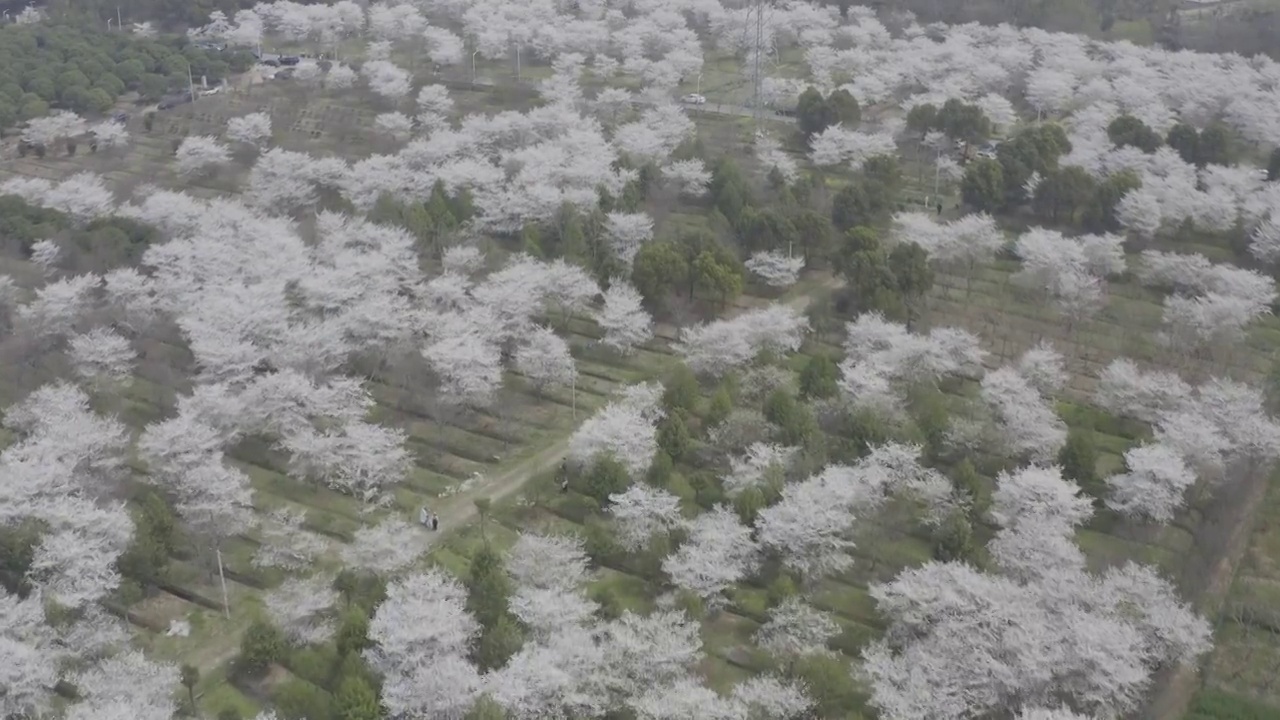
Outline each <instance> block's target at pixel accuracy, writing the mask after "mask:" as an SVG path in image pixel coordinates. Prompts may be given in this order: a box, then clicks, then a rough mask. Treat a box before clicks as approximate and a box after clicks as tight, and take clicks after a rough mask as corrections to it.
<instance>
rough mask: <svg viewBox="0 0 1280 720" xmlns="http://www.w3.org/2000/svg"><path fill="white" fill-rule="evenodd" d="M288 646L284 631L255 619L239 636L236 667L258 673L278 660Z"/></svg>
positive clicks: (250, 672) (243, 671) (243, 670)
mask: <svg viewBox="0 0 1280 720" xmlns="http://www.w3.org/2000/svg"><path fill="white" fill-rule="evenodd" d="M287 649H288V646H287V645H286V643H285V640H284V633H282V632H280V629H279V628H277V627H276V626H275V625H272V624H271V623H269V622H266V621H264V620H255V621H254V622H253V624H252V625H250V626H249V628H248V629H247V630H245V632H244V635H243V636H242V637H241V638H240V657H239V659H238V662H237V669H238V670H239V671H240V672H242V673H247V674H250V675H258V674H260V673H262V672H263V671H264V670H266V669H267V666H268V665H270V664H272V663H276V662H280V660H282V659H283V658H284V656H285V652H286V651H287Z"/></svg>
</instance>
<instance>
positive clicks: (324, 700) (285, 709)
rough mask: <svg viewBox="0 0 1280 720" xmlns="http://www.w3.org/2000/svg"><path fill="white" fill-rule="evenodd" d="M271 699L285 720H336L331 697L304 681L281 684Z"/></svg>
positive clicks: (295, 680)
mask: <svg viewBox="0 0 1280 720" xmlns="http://www.w3.org/2000/svg"><path fill="white" fill-rule="evenodd" d="M271 699H272V701H273V703H274V704H275V709H276V712H277V713H279V715H280V717H282V718H284V719H285V720H337V718H336V716H335V714H334V712H333V711H334V709H335V708H334V702H333V696H332V695H330V694H329V693H327V692H325V691H324V690H321V689H320V688H318V687H316V686H315V685H312V684H311V683H309V682H307V681H306V680H299V679H297V678H293V679H291V680H288V681H287V682H284V683H282V684H281V685H280V687H278V688H276V691H275V693H273V695H272V698H271Z"/></svg>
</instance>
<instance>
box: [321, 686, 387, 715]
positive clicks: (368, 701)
mask: <svg viewBox="0 0 1280 720" xmlns="http://www.w3.org/2000/svg"><path fill="white" fill-rule="evenodd" d="M333 704H334V706H335V709H336V711H337V712H336V715H337V720H381V719H382V706H381V703H380V702H379V700H378V693H377V692H376V691H375V690H374V689H373V688H372V687H370V685H369V683H368V682H367V681H366V680H365V679H364V678H362V677H359V676H354V677H347V678H343V679H342V682H341V683H340V684H339V685H338V691H337V692H336V693H334V695H333Z"/></svg>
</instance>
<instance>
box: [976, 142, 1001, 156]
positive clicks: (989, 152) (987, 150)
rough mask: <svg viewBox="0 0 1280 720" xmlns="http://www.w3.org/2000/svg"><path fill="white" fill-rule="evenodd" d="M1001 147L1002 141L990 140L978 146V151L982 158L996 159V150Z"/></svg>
mask: <svg viewBox="0 0 1280 720" xmlns="http://www.w3.org/2000/svg"><path fill="white" fill-rule="evenodd" d="M999 149H1000V143H994V142H989V143H986V144H984V145H983V146H982V147H980V148H978V152H977V153H976V154H977V156H978V157H980V158H988V159H994V158H995V156H996V151H997V150H999Z"/></svg>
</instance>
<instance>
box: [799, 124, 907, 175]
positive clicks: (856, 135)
mask: <svg viewBox="0 0 1280 720" xmlns="http://www.w3.org/2000/svg"><path fill="white" fill-rule="evenodd" d="M809 147H810V157H811V158H812V159H813V162H814V164H817V165H840V164H843V163H849V164H850V165H851V166H852V167H853V169H854V170H857V169H860V168H861V167H862V165H863V163H865V162H866V161H867V160H869V159H871V158H873V157H875V156H877V155H895V154H897V152H898V146H897V143H896V142H895V141H894V139H893V135H892V134H891V133H874V134H872V133H865V132H862V131H859V130H846V129H845V127H844V126H843V125H839V124H836V125H832V126H830V127H828V128H827V129H825V130H823V131H822V132H821V133H819V134H817V135H815V136H814V137H813V138H812V139H811V140H810V141H809Z"/></svg>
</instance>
